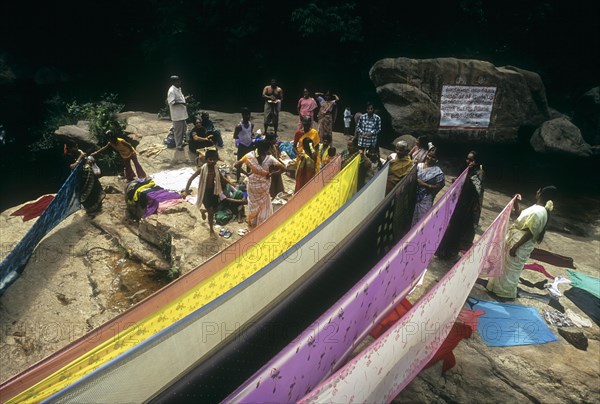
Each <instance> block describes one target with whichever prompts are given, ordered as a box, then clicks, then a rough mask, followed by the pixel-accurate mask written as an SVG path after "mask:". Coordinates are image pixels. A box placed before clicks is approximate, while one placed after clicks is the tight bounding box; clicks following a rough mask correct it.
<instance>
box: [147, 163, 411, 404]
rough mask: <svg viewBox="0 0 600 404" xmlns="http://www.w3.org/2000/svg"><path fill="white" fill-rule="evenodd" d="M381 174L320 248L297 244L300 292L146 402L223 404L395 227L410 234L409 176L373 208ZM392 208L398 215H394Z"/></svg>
mask: <svg viewBox="0 0 600 404" xmlns="http://www.w3.org/2000/svg"><path fill="white" fill-rule="evenodd" d="M387 169H388V167H387V166H384V167H383V168H382V169H381V170H380V171H379V172H377V173H376V174H375V176H374V177H373V178H372V179H371V180H370V181H369V183H367V185H365V186H364V187H363V188H361V190H360V191H359V192H358V193H357V194H356V195H355V196H354V197H353V198H352V199H351V200H350V201H348V202H347V203H346V205H344V207H342V208H341V209H340V210H338V212H336V213H335V214H334V215H333V216H332V217H331V218H329V219H328V220H327V222H326V223H323V225H322V226H326V227H324V228H322V227H321V226H320V227H319V230H318V231H320V233H322V234H320V235H319V236H318V237H323V236H324V237H325V240H323V239H319V238H318V237H317V235H312V234H311V240H310V241H309V240H303V241H302V242H303V243H304V246H303V247H302V249H301V250H298V253H297V254H299V253H302V256H304V255H305V254H306V250H307V249H308V254H307V257H308V258H310V259H311V260H312V261H313V262H310V265H311V266H313V270H312V272H311V273H310V274H307V276H306V277H305V278H303V279H302V283H301V285H299V286H297V287H295V288H294V289H293V291H291V292H290V293H289V294H288V295H287V296H286V297H285V298H284V299H283V300H281V301H280V302H278V303H277V304H274V305H272V307H271V308H270V310H269V311H268V312H267V313H266V314H265V315H263V316H261V317H260V318H258V319H255V320H254V321H252V324H251V326H249V327H248V328H246V329H245V330H244V331H243V333H242V334H241V335H240V337H239V338H235V339H234V340H232V341H231V342H230V343H228V344H227V345H226V346H224V347H223V348H220V349H219V350H218V351H217V352H216V353H215V354H214V355H212V356H211V357H210V358H208V359H207V360H206V361H203V362H202V363H200V364H199V365H198V366H196V367H194V369H193V370H192V371H190V372H188V373H186V375H184V376H183V377H181V378H180V379H179V380H177V382H176V383H174V384H173V385H171V386H169V388H168V389H166V390H165V391H164V392H162V393H161V394H160V395H158V396H157V397H155V398H154V399H153V402H159V403H162V402H177V401H183V400H185V401H193V402H219V401H221V400H223V399H224V398H226V397H227V396H228V395H229V394H230V393H231V392H232V391H233V390H235V389H236V388H237V387H238V386H240V385H241V384H242V383H243V382H244V381H245V380H247V379H248V378H249V377H250V376H252V375H253V374H254V373H255V372H256V371H258V370H259V369H260V368H261V366H263V365H264V364H265V362H266V361H267V359H268V358H271V357H273V356H275V355H276V354H277V353H278V352H279V351H280V350H281V349H283V348H284V347H285V346H286V345H288V344H289V343H290V342H292V340H294V338H296V337H297V335H298V333H299V332H300V331H301V330H303V329H305V328H306V327H309V326H310V325H311V324H312V323H313V322H314V321H315V318H316V317H317V315H318V314H319V313H323V312H324V311H326V310H327V309H328V308H329V307H331V305H333V304H334V303H335V302H336V301H337V300H338V299H339V298H341V297H342V296H343V295H344V293H346V292H347V291H348V290H349V289H350V288H351V287H352V286H353V285H354V284H356V282H358V281H359V280H360V279H361V278H362V277H363V276H364V275H365V273H366V272H368V270H369V269H370V268H372V267H373V265H375V264H376V263H377V262H378V261H379V260H380V259H381V258H382V257H383V255H384V254H385V253H386V252H387V251H389V249H390V248H392V247H393V246H394V245H395V244H396V243H397V242H398V241H399V240H400V238H401V237H398V238H396V233H398V234H401V235H404V234H405V233H406V232H407V231H408V229H407V228H403V227H401V228H400V229H397V228H396V226H398V225H399V226H404V225H406V224H408V225H409V227H410V222H411V220H412V212H413V210H414V201H415V193H416V192H415V191H416V186H417V184H416V181H417V178H416V170H413V171H412V172H411V173H409V174H408V175H407V176H406V177H405V178H404V179H403V180H402V181H401V182H400V183H399V184H398V185H397V186H396V187H395V188H394V189H393V190H392V192H390V193H389V194H388V195H387V196H386V197H385V199H383V201H381V198H382V195H383V194H381V192H382V190H383V186H384V183H385V180H386V176H387ZM378 201H381V203H378ZM398 206H402V207H405V208H403V209H400V210H398V209H397V207H398ZM369 212H370V213H369ZM365 216H366V218H365V220H363V221H360V219H361V218H363V217H365ZM402 232H404V233H402ZM339 237H342V238H343V240H341V241H339V240H340V239H339ZM297 254H295V255H297ZM315 261H316V262H315Z"/></svg>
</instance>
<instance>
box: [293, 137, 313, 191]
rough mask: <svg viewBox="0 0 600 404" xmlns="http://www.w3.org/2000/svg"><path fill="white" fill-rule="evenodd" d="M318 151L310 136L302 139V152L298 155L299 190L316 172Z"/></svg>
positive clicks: (297, 183) (297, 184)
mask: <svg viewBox="0 0 600 404" xmlns="http://www.w3.org/2000/svg"><path fill="white" fill-rule="evenodd" d="M316 157H317V152H316V150H315V148H314V146H313V142H312V140H311V139H310V138H308V137H305V138H304V139H302V152H300V153H298V156H296V162H297V163H296V164H297V166H296V189H295V190H294V192H298V191H299V190H300V188H302V187H303V186H304V184H306V183H307V182H308V181H310V179H311V178H312V177H314V176H315V173H316Z"/></svg>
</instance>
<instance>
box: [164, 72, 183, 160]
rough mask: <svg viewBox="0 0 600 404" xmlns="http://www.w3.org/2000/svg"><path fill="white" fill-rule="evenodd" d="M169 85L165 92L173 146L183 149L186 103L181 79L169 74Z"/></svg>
mask: <svg viewBox="0 0 600 404" xmlns="http://www.w3.org/2000/svg"><path fill="white" fill-rule="evenodd" d="M170 80H171V87H170V88H169V92H168V93H167V102H168V104H169V111H170V112H171V121H172V122H173V134H174V135H175V147H176V148H177V150H180V151H181V150H183V137H184V135H185V131H186V129H187V124H186V120H187V119H188V113H187V106H186V105H187V104H186V102H185V97H184V96H183V93H182V92H181V79H180V78H179V76H171V79H170Z"/></svg>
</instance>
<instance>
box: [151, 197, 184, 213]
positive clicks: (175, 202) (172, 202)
mask: <svg viewBox="0 0 600 404" xmlns="http://www.w3.org/2000/svg"><path fill="white" fill-rule="evenodd" d="M181 202H183V199H182V198H181V199H169V200H168V201H164V202H160V203H159V204H158V209H156V212H157V213H164V211H165V210H167V209H169V208H170V207H171V206H175V205H178V204H180V203H181Z"/></svg>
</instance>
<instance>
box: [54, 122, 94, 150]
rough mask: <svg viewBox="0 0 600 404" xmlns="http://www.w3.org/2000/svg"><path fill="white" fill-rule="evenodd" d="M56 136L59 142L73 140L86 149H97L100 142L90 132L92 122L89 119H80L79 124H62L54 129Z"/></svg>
mask: <svg viewBox="0 0 600 404" xmlns="http://www.w3.org/2000/svg"><path fill="white" fill-rule="evenodd" d="M54 136H56V139H57V140H58V141H59V142H65V141H68V140H70V141H73V142H75V143H77V145H78V146H79V148H80V149H82V150H84V151H88V150H91V149H95V148H96V145H97V144H98V139H96V136H94V135H92V134H91V133H90V124H89V122H87V121H79V122H77V125H65V126H60V127H59V128H58V129H56V130H55V131H54Z"/></svg>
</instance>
